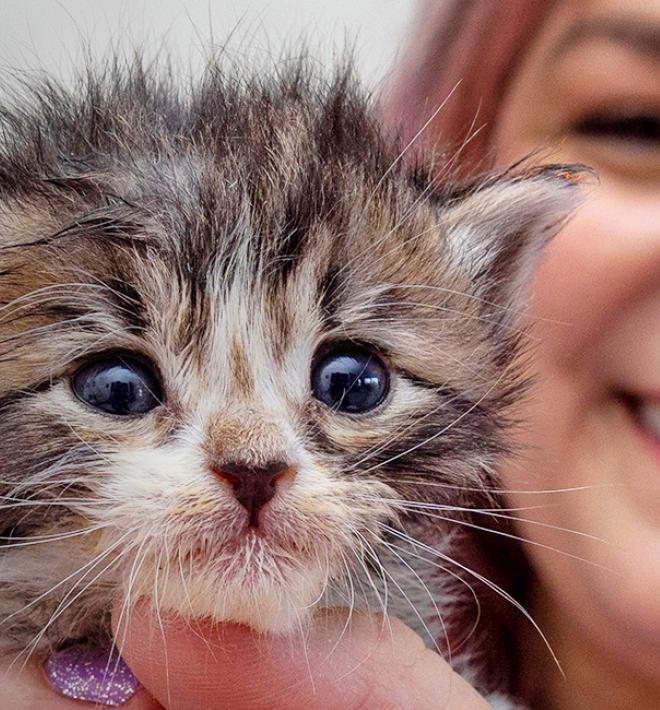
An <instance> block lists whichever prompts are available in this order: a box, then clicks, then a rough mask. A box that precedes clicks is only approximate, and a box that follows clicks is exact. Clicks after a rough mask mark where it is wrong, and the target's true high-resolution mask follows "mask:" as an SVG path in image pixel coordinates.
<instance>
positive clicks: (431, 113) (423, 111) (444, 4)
mask: <svg viewBox="0 0 660 710" xmlns="http://www.w3.org/2000/svg"><path fill="white" fill-rule="evenodd" d="M555 2H556V0H421V2H420V4H419V7H418V10H417V14H416V17H415V19H414V22H413V26H412V31H411V32H410V36H409V39H408V45H407V47H406V48H405V50H404V54H403V57H402V60H401V61H400V62H399V67H398V69H395V71H394V74H393V82H392V84H391V86H390V89H389V91H388V92H387V93H386V94H385V98H384V111H385V118H386V121H387V123H388V124H390V125H394V126H395V127H396V128H397V129H398V130H399V131H400V132H401V133H402V135H403V138H404V140H405V141H409V140H412V139H413V138H415V137H416V136H417V134H418V133H420V135H419V136H417V138H416V140H419V142H420V143H422V144H426V145H428V144H429V143H430V144H432V145H433V146H434V147H437V146H439V147H441V148H442V150H443V152H446V153H447V154H450V155H452V156H453V158H452V159H453V160H454V162H456V161H458V163H460V169H459V173H460V172H462V171H463V170H467V171H468V172H469V170H470V169H471V168H472V169H474V168H475V167H478V166H479V165H480V164H482V163H483V162H484V160H485V159H487V158H488V157H489V148H490V146H491V134H492V131H493V127H494V124H495V117H496V115H497V112H498V110H499V107H500V103H501V101H502V98H503V97H504V95H505V93H506V90H507V87H508V85H509V82H510V79H511V75H512V73H513V71H512V70H513V68H514V67H515V65H516V62H517V60H518V59H519V57H520V56H521V54H522V52H523V51H524V50H525V49H526V48H527V45H528V44H529V41H530V40H531V39H532V38H533V36H534V34H535V32H536V30H537V28H538V27H539V25H540V23H541V20H542V19H543V17H545V15H546V14H547V13H548V11H549V10H550V9H551V8H552V6H553V5H554V4H555ZM427 123H428V125H426V124H427Z"/></svg>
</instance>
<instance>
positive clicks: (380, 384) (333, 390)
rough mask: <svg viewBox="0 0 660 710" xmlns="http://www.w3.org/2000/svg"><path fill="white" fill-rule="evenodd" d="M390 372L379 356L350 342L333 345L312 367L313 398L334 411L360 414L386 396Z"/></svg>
mask: <svg viewBox="0 0 660 710" xmlns="http://www.w3.org/2000/svg"><path fill="white" fill-rule="evenodd" d="M389 383H390V375H389V373H388V371H387V369H386V367H385V365H384V364H383V363H382V361H381V360H380V358H378V357H377V356H376V355H374V354H373V353H372V352H370V351H369V350H367V349H365V348H355V347H354V346H353V347H351V346H350V345H347V346H343V347H342V346H340V347H337V348H336V349H333V350H332V351H330V352H329V353H326V355H325V356H324V357H323V358H322V359H321V360H320V361H319V362H318V363H317V364H316V366H315V367H314V369H313V370H312V392H313V393H314V396H315V397H316V399H318V400H319V401H320V402H323V404H326V405H327V406H328V407H331V408H332V409H334V410H335V411H337V412H346V413H348V414H361V413H363V412H368V411H369V410H371V409H375V408H376V407H377V406H378V405H379V404H380V403H381V402H382V401H383V400H384V399H385V397H386V395H387V392H388V390H389Z"/></svg>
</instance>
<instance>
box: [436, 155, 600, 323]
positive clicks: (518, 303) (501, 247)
mask: <svg viewBox="0 0 660 710" xmlns="http://www.w3.org/2000/svg"><path fill="white" fill-rule="evenodd" d="M587 174H588V173H587V170H586V169H585V168H583V167H582V166H572V165H571V166H566V165H548V166H542V167H540V168H533V169H531V170H528V171H526V172H524V173H518V174H515V175H506V176H504V177H499V178H497V179H495V178H493V179H491V180H486V181H483V182H482V183H481V184H480V185H478V186H477V187H476V188H474V189H471V190H469V191H468V192H467V193H466V194H465V195H464V196H461V197H458V198H456V199H455V200H450V202H449V204H448V205H447V206H446V207H445V208H444V210H443V212H442V214H441V216H440V220H441V226H442V230H443V232H444V234H445V235H446V240H447V244H448V246H449V251H450V254H451V258H452V260H453V263H454V264H455V265H457V266H458V267H459V269H460V270H462V271H463V272H464V273H465V274H466V275H467V276H468V278H469V279H470V281H471V282H472V285H473V288H474V289H475V292H476V295H477V296H478V297H479V298H482V299H483V300H484V302H485V303H486V304H491V305H492V306H494V307H495V308H496V310H497V312H498V315H499V317H498V321H501V322H502V325H505V324H506V323H507V321H508V324H511V321H513V320H514V319H515V317H516V315H517V314H518V313H519V312H520V310H521V308H522V307H523V305H524V303H525V300H526V296H527V290H528V287H529V285H530V282H531V278H532V274H533V272H534V269H535V268H536V266H537V264H538V261H539V258H540V256H541V252H542V250H543V247H544V246H545V245H546V244H547V242H548V241H549V240H550V239H551V238H552V237H553V236H554V235H555V234H556V233H557V232H558V231H559V229H560V228H561V226H562V224H563V223H564V222H565V221H566V220H567V218H568V217H569V216H570V215H571V213H572V212H573V210H574V209H575V207H576V206H577V205H578V203H579V201H580V194H581V190H580V189H579V185H580V183H581V182H582V181H583V179H584V178H585V176H586V175H587Z"/></svg>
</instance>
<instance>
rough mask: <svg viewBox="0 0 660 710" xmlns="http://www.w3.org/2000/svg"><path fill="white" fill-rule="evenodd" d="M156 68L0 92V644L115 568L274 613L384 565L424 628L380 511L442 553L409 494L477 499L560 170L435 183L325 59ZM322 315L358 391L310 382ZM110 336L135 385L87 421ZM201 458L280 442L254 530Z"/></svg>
mask: <svg viewBox="0 0 660 710" xmlns="http://www.w3.org/2000/svg"><path fill="white" fill-rule="evenodd" d="M179 84H180V82H178V81H177V80H176V79H175V78H173V77H172V76H170V75H168V73H167V72H165V71H161V70H159V69H150V70H147V69H144V68H143V67H142V66H141V65H140V64H139V63H136V64H134V65H133V66H130V67H123V68H122V67H119V66H118V65H115V66H113V67H111V68H109V69H108V70H107V71H106V72H105V73H101V74H99V73H96V74H95V73H93V72H90V73H89V74H88V75H87V76H86V77H85V78H82V79H81V80H80V82H79V85H78V88H77V89H75V90H72V91H67V90H64V89H61V88H58V87H57V86H55V85H54V84H52V83H48V82H44V83H41V84H39V85H37V86H34V87H32V88H31V89H29V90H26V93H27V95H24V96H23V97H22V98H21V99H20V100H18V101H17V103H16V105H15V106H14V107H13V108H9V109H3V110H2V131H3V133H2V139H1V144H0V495H2V496H3V497H2V499H1V501H2V505H0V523H1V525H0V528H2V530H3V532H2V535H3V538H2V540H0V545H1V547H0V617H4V621H3V622H1V625H0V639H1V640H0V647H2V648H3V649H5V650H7V651H13V652H16V651H24V650H28V651H31V650H41V649H48V648H53V647H58V646H60V645H62V644H64V643H67V642H69V641H71V640H73V639H79V638H83V637H86V638H89V637H94V638H96V637H99V636H104V635H105V634H107V633H108V617H109V609H110V607H111V603H112V599H113V598H115V597H116V596H118V595H122V594H123V595H124V596H126V595H128V596H127V599H128V603H130V602H131V601H132V600H134V599H135V598H136V597H137V596H140V595H149V596H151V598H152V599H153V600H154V605H155V606H156V607H157V609H158V611H163V610H173V611H176V612H178V613H180V614H183V615H186V616H199V615H211V616H214V617H215V618H218V619H233V620H236V621H241V622H245V623H248V624H251V625H252V626H254V627H256V628H258V629H261V630H265V631H273V632H290V631H291V630H292V629H295V628H297V627H300V626H302V625H304V622H305V619H306V618H307V617H308V616H309V613H310V612H311V609H312V607H313V606H314V603H315V602H316V603H330V601H329V600H331V599H333V600H334V603H344V604H347V603H353V604H356V605H357V604H359V603H370V604H376V605H378V604H380V603H382V600H383V599H382V595H383V589H382V587H383V586H384V584H385V583H387V585H388V586H389V588H390V590H389V599H390V600H391V604H392V607H391V608H392V609H393V610H394V611H395V612H396V613H400V614H403V615H404V616H405V618H406V619H407V620H408V621H409V623H411V624H412V625H414V626H416V627H418V628H419V627H420V623H421V626H422V627H423V626H425V625H428V626H429V628H431V629H434V630H432V631H431V635H434V634H435V630H437V629H436V626H437V619H435V618H434V617H435V616H436V611H435V610H434V608H433V606H432V604H431V603H430V601H429V594H428V592H427V591H426V589H425V588H424V586H425V585H426V586H428V587H430V589H431V590H432V592H431V596H433V597H435V601H436V603H437V604H438V606H439V609H440V612H441V613H448V611H447V610H448V607H447V604H448V602H449V600H450V598H452V593H451V592H449V591H448V589H449V588H448V587H447V586H446V585H445V584H444V582H443V579H445V578H446V575H445V576H443V575H442V573H438V571H437V569H436V568H435V567H434V566H433V559H432V555H431V557H430V558H429V554H430V553H428V552H427V551H424V549H423V548H415V547H414V546H413V545H409V544H408V543H406V542H405V541H404V539H403V537H399V536H401V535H404V534H410V535H412V536H414V537H416V538H419V539H420V540H421V541H422V542H423V543H424V544H428V545H431V546H437V550H439V551H440V552H441V553H442V554H444V552H446V551H447V545H448V542H447V541H448V539H449V537H450V534H451V530H452V525H451V524H450V523H443V522H438V521H430V520H429V519H428V516H426V515H425V509H424V507H423V506H424V505H436V506H448V507H446V508H443V507H440V508H435V509H434V510H439V511H440V512H442V513H443V515H444V516H445V517H447V516H449V517H451V516H452V515H454V516H464V517H465V516H468V515H469V513H468V512H459V513H456V512H455V511H454V510H453V508H454V507H459V508H466V509H470V508H473V507H475V506H477V507H478V506H483V505H485V504H487V505H489V506H492V505H494V504H495V496H494V495H493V493H492V492H491V489H492V488H493V487H494V486H496V479H495V478H494V474H493V471H494V470H495V466H496V462H497V459H498V457H499V456H500V455H501V454H502V452H504V451H506V449H507V445H506V429H507V427H508V426H509V424H510V412H511V409H510V407H511V404H512V403H514V402H515V400H516V399H517V397H518V396H519V394H520V388H521V381H520V377H519V374H518V368H517V366H516V363H517V358H516V354H517V350H518V346H519V340H520V338H519V334H518V332H517V330H516V328H515V324H516V316H517V314H518V313H519V310H520V307H521V305H522V302H523V294H524V289H525V284H526V282H527V280H528V278H529V274H530V273H531V269H532V267H533V264H534V262H535V260H536V258H537V257H538V254H539V252H540V249H541V248H542V246H543V244H544V243H545V241H546V240H547V239H548V238H549V236H550V232H551V231H552V230H553V229H555V228H556V226H557V225H558V223H559V222H560V220H561V219H562V217H563V216H564V215H565V214H566V213H567V210H569V209H570V207H571V205H572V203H573V201H574V199H575V197H574V196H575V192H576V190H575V185H576V182H577V180H576V179H575V174H574V173H573V172H570V171H569V170H567V169H564V168H561V167H553V166H549V167H546V168H544V169H537V170H528V171H527V172H526V173H524V174H523V173H520V172H513V171H509V172H507V173H505V174H503V175H499V176H489V177H486V178H481V179H479V180H477V181H475V183H474V184H473V185H470V186H467V187H462V188H461V189H460V190H458V189H452V188H451V187H450V186H448V185H440V184H435V183H434V182H433V181H432V179H431V178H430V175H431V167H429V166H427V167H426V168H425V167H424V166H422V165H421V164H412V162H411V161H408V160H402V159H400V153H401V150H402V149H401V146H400V145H398V143H397V140H396V139H394V138H390V137H387V136H385V135H383V132H382V131H381V129H380V128H379V126H378V124H377V121H376V120H375V118H374V112H373V110H372V107H371V105H370V101H369V100H368V99H367V98H366V97H365V96H364V95H363V93H362V92H361V91H360V89H359V88H358V87H357V86H356V83H355V81H354V79H353V77H352V74H351V72H350V71H344V72H338V73H337V74H336V75H335V76H334V77H332V78H324V77H322V76H318V75H316V74H315V73H314V72H313V71H312V70H310V68H309V67H308V66H307V65H306V63H305V62H304V61H297V62H292V63H290V64H288V65H285V66H284V67H283V68H282V67H280V68H279V69H278V70H277V71H273V72H271V73H270V74H268V73H263V74H260V75H258V76H252V77H246V76H240V74H239V73H237V72H235V71H227V70H225V69H223V68H222V67H220V66H218V65H212V66H210V67H209V69H208V71H207V73H206V75H205V76H204V78H203V79H202V80H200V81H199V82H198V83H196V84H194V85H193V86H192V87H190V88H189V89H187V90H186V89H184V88H181V86H180V85H179ZM336 341H355V342H359V343H362V344H367V345H369V346H370V347H372V348H373V349H374V350H376V351H377V352H378V353H380V355H381V357H382V358H383V360H384V361H385V362H386V363H387V365H388V367H389V368H390V370H391V373H392V386H391V391H390V394H389V396H388V399H387V401H386V402H385V403H384V404H383V405H382V406H380V407H379V408H378V409H376V410H375V411H374V412H371V413H369V414H366V415H362V416H357V415H352V416H350V415H341V414H338V413H336V412H333V411H330V410H329V409H327V408H326V407H324V405H322V404H321V403H319V402H317V401H316V400H314V399H313V397H312V396H311V391H310V370H311V367H312V364H313V362H314V361H315V358H317V357H318V353H319V352H322V351H323V348H324V347H327V344H328V343H331V342H336ZM110 350H112V351H130V352H134V353H139V354H140V355H141V356H142V357H144V358H146V359H147V360H148V361H149V362H151V363H152V364H153V366H154V368H155V370H156V371H157V373H158V375H159V377H160V379H161V382H162V386H163V391H164V394H165V401H164V403H163V405H162V406H161V407H158V408H157V409H155V410H154V411H153V412H150V413H149V414H147V415H145V416H143V417H140V418H123V419H122V418H113V417H108V416H106V415H102V414H100V413H98V412H96V411H93V410H91V409H90V408H88V407H86V406H85V405H83V404H81V403H80V402H79V401H78V400H77V399H76V398H75V397H74V396H73V394H72V390H71V383H70V378H71V376H72V374H73V373H74V372H75V371H76V369H77V368H78V367H80V365H81V364H82V363H84V362H86V361H87V359H89V358H90V357H91V356H93V355H95V354H97V353H100V352H105V351H110ZM218 457H220V458H222V457H229V458H232V457H233V458H235V457H239V458H240V459H241V460H243V461H246V462H249V463H252V464H254V465H261V464H263V463H264V462H268V461H273V460H285V461H291V462H294V463H295V464H296V465H297V467H298V475H297V478H296V479H295V482H294V484H293V485H292V486H291V487H289V488H288V489H287V490H286V491H285V492H283V493H282V494H280V495H278V496H276V498H275V499H273V501H272V502H271V503H270V504H269V508H268V512H267V515H266V516H265V517H264V522H263V531H262V533H263V534H259V535H257V534H255V533H254V532H249V531H248V530H247V528H246V511H245V510H243V508H241V506H240V505H239V504H238V503H237V502H236V501H235V500H234V499H233V498H232V496H231V494H230V493H229V492H228V491H227V490H226V489H225V487H223V486H222V485H221V484H220V483H219V482H218V481H217V479H215V478H214V477H213V476H212V475H211V474H210V471H209V461H211V460H214V459H217V458H218ZM425 521H426V522H425ZM431 523H432V524H431ZM44 536H46V538H47V539H46V540H43V538H44ZM397 550H398V551H397ZM443 551H444V552H443ZM397 555H399V556H403V559H401V558H400V557H399V556H397ZM422 557H424V558H428V559H425V560H421V558H422ZM383 566H385V567H386V569H385V570H383ZM388 575H389V576H388ZM422 582H423V584H422ZM401 590H403V592H402V591H401ZM324 595H325V596H324ZM397 598H398V599H399V601H398V602H397V601H396V599H397ZM406 598H410V599H411V600H413V599H416V600H417V601H415V602H414V603H413V604H414V606H415V607H416V609H411V608H407V607H406V604H405V603H404V602H405V599H406ZM342 600H343V601H342ZM402 600H404V601H402ZM397 604H398V606H397Z"/></svg>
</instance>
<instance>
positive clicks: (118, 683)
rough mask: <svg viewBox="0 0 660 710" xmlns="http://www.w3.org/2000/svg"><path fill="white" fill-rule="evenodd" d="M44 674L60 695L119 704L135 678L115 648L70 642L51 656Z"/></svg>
mask: <svg viewBox="0 0 660 710" xmlns="http://www.w3.org/2000/svg"><path fill="white" fill-rule="evenodd" d="M44 668H45V671H46V676H47V677H48V680H49V681H50V682H51V683H52V685H53V686H54V687H55V688H56V689H57V690H58V691H59V692H60V693H62V695H66V697H67V698H74V699H75V700H87V701H88V702H91V703H97V704H99V705H110V706H111V707H118V706H119V705H123V704H124V703H125V702H126V701H127V700H130V699H131V698H132V697H133V695H134V694H135V692H136V691H137V689H138V687H139V685H140V684H139V681H138V679H137V678H136V677H135V676H134V675H133V673H132V672H131V669H130V668H129V667H128V666H127V665H126V663H125V662H124V661H123V659H122V658H120V657H119V656H118V655H117V653H116V652H114V653H113V654H112V656H111V655H110V651H109V649H102V648H94V647H91V646H72V647H71V648H66V649H64V650H63V651H59V653H56V654H55V655H54V656H51V657H50V658H49V659H48V660H47V661H46V664H45V666H44Z"/></svg>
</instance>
